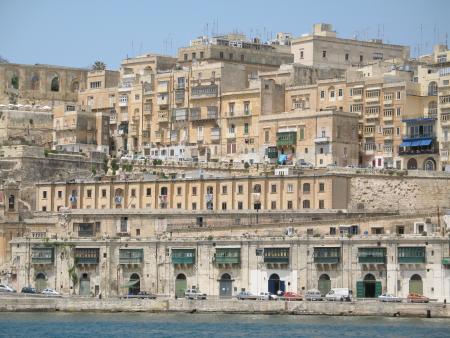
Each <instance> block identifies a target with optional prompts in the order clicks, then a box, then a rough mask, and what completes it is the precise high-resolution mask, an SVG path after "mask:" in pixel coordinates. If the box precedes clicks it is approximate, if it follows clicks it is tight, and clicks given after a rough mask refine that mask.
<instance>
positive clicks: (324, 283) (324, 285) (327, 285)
mask: <svg viewBox="0 0 450 338" xmlns="http://www.w3.org/2000/svg"><path fill="white" fill-rule="evenodd" d="M318 289H319V291H320V293H321V294H322V295H326V294H327V293H328V291H330V290H331V280H329V279H324V278H319V287H318Z"/></svg>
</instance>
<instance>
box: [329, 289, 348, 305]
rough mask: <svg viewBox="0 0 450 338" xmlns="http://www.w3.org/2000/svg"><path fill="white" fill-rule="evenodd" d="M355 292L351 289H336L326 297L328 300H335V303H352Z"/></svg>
mask: <svg viewBox="0 0 450 338" xmlns="http://www.w3.org/2000/svg"><path fill="white" fill-rule="evenodd" d="M352 295H353V292H352V290H350V289H349V288H336V289H331V290H330V291H329V292H328V293H327V294H326V295H325V299H326V300H333V301H337V300H338V301H339V300H340V301H341V302H343V301H347V302H349V301H351V300H352Z"/></svg>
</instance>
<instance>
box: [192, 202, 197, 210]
mask: <svg viewBox="0 0 450 338" xmlns="http://www.w3.org/2000/svg"><path fill="white" fill-rule="evenodd" d="M192 210H197V203H195V202H194V203H192Z"/></svg>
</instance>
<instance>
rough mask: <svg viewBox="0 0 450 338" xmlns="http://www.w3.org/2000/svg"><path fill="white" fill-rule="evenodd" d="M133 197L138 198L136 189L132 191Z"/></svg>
mask: <svg viewBox="0 0 450 338" xmlns="http://www.w3.org/2000/svg"><path fill="white" fill-rule="evenodd" d="M131 197H136V189H131Z"/></svg>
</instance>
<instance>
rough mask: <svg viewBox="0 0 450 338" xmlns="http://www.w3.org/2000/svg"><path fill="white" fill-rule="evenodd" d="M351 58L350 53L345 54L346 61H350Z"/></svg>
mask: <svg viewBox="0 0 450 338" xmlns="http://www.w3.org/2000/svg"><path fill="white" fill-rule="evenodd" d="M349 58H350V55H349V54H348V53H345V61H348V60H349Z"/></svg>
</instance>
